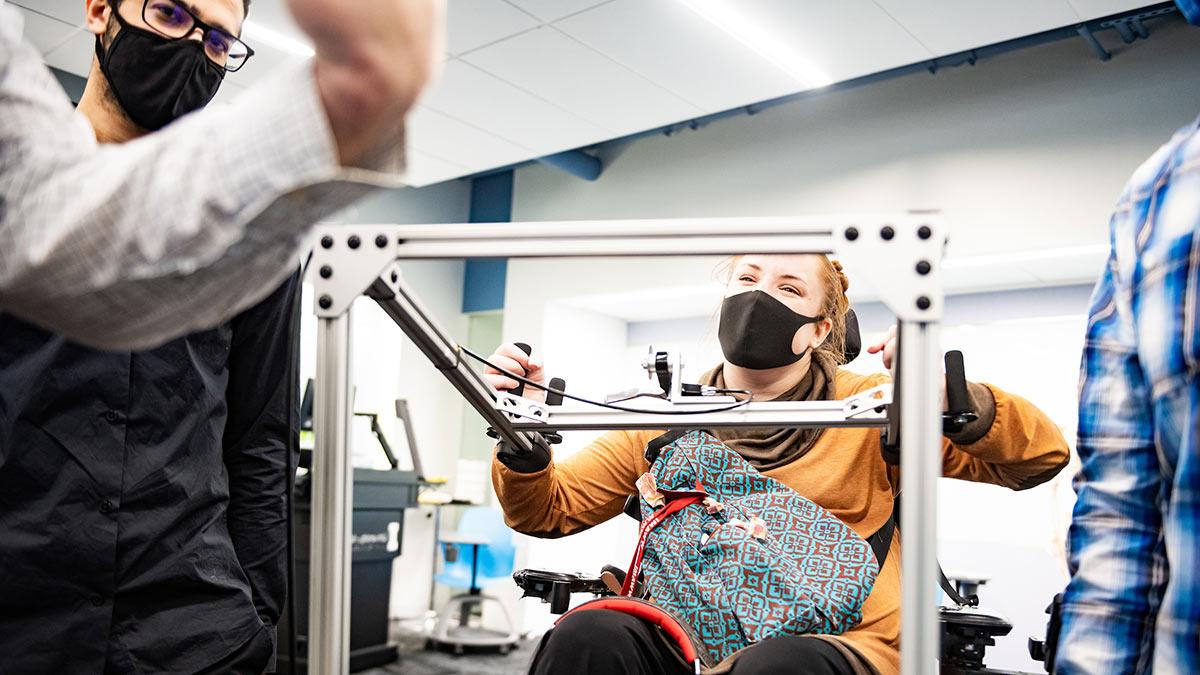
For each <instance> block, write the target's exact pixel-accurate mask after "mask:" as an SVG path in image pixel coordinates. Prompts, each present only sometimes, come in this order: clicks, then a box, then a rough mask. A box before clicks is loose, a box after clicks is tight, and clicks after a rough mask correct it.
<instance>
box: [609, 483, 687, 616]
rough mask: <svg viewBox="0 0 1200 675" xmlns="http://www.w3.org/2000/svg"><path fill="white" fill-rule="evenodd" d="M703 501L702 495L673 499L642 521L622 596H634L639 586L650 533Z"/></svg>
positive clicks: (622, 588) (623, 585)
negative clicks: (686, 508)
mask: <svg viewBox="0 0 1200 675" xmlns="http://www.w3.org/2000/svg"><path fill="white" fill-rule="evenodd" d="M696 487H697V488H699V489H700V491H701V492H702V491H703V488H701V487H700V484H699V483H697V484H696ZM702 501H704V496H703V495H702V494H700V495H691V496H688V497H680V498H679V499H673V500H671V501H669V502H667V505H666V506H664V507H663V508H661V509H659V510H658V511H655V512H654V513H653V514H651V515H650V517H649V518H647V519H646V520H644V521H642V527H641V530H640V531H639V532H638V543H637V547H636V548H634V549H633V560H631V561H630V562H629V570H628V571H627V572H626V573H625V583H623V584H621V595H623V596H626V597H629V596H631V595H633V589H634V586H635V585H636V584H637V578H638V575H639V574H641V573H642V556H643V555H644V554H645V552H646V540H648V539H649V538H650V532H651V531H652V530H653V529H654V528H656V527H658V526H659V525H660V524H661V523H662V522H663V521H664V520H666V519H667V518H668V517H670V516H671V515H672V514H674V513H677V512H679V511H681V510H683V508H684V507H685V506H690V505H692V504H699V503H701V502H702Z"/></svg>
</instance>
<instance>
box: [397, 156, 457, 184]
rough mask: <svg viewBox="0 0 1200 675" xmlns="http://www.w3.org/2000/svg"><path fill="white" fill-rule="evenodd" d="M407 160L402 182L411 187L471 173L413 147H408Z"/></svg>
mask: <svg viewBox="0 0 1200 675" xmlns="http://www.w3.org/2000/svg"><path fill="white" fill-rule="evenodd" d="M407 160H408V170H407V171H405V174H404V182H406V183H408V184H409V185H411V186H413V187H425V186H426V185H433V184H434V183H441V182H442V181H445V180H450V179H451V178H457V177H459V176H463V175H466V174H469V173H471V171H470V170H468V169H467V168H466V167H463V166H460V165H458V164H455V163H454V162H447V161H446V160H444V159H440V158H437V157H434V156H433V155H430V154H428V153H425V152H421V151H420V150H417V149H415V148H410V149H409V151H408V155H407Z"/></svg>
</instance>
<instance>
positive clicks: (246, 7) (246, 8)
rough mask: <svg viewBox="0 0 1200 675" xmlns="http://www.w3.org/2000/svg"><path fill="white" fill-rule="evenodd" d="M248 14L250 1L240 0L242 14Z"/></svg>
mask: <svg viewBox="0 0 1200 675" xmlns="http://www.w3.org/2000/svg"><path fill="white" fill-rule="evenodd" d="M249 13H250V0H242V14H243V15H245V14H249Z"/></svg>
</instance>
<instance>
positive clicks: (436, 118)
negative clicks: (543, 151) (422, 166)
mask: <svg viewBox="0 0 1200 675" xmlns="http://www.w3.org/2000/svg"><path fill="white" fill-rule="evenodd" d="M408 143H409V145H410V146H411V147H412V148H414V149H415V150H419V151H421V152H423V153H425V154H428V155H430V156H432V157H436V158H438V159H441V160H443V161H447V162H452V163H454V164H458V165H460V166H463V167H466V168H467V169H470V170H471V171H472V172H474V171H482V170H485V169H492V168H495V167H498V166H504V165H507V164H513V163H516V162H521V161H524V160H526V159H529V158H530V157H532V156H533V155H534V153H533V152H532V151H530V150H529V149H528V148H523V147H521V146H519V145H516V144H513V143H510V142H508V141H506V140H504V139H502V138H497V137H496V136H495V135H493V134H489V133H488V132H486V131H483V130H481V129H478V128H476V127H473V126H471V125H469V124H465V123H463V122H461V121H459V120H456V119H454V118H452V117H448V116H446V115H443V114H442V113H440V112H437V111H436V110H430V109H429V108H426V107H424V106H421V107H418V108H417V110H416V111H415V112H414V113H413V114H412V115H410V116H409V118H408Z"/></svg>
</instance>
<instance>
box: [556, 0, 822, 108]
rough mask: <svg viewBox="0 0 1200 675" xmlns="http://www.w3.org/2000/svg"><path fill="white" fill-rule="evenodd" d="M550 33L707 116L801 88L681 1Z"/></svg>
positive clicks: (651, 1) (603, 15)
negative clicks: (630, 71) (622, 67)
mask: <svg viewBox="0 0 1200 675" xmlns="http://www.w3.org/2000/svg"><path fill="white" fill-rule="evenodd" d="M555 26H556V27H558V28H560V29H561V30H562V31H563V32H565V33H567V34H568V35H570V36H571V37H574V38H576V39H578V40H580V41H581V42H583V43H585V44H587V45H588V46H590V47H592V48H593V49H596V50H597V51H599V52H601V53H602V54H604V55H606V56H608V57H609V58H611V59H613V60H614V61H617V62H618V63H621V64H623V65H625V66H627V67H629V68H631V69H633V70H634V71H636V72H638V73H640V74H642V75H643V76H645V77H647V78H649V79H650V80H651V81H653V82H655V83H657V84H659V85H660V86H662V87H665V88H668V89H670V90H671V91H673V92H675V93H676V94H679V95H680V96H682V97H683V98H685V99H687V100H688V101H690V102H692V103H694V104H696V105H697V106H699V107H700V108H702V109H703V110H704V111H705V112H716V111H719V110H725V109H728V108H734V107H737V106H741V105H746V104H748V103H753V102H757V101H762V100H766V99H770V98H775V97H777V96H783V95H786V94H791V93H795V92H797V91H800V90H801V89H803V88H804V85H803V84H801V83H800V82H799V81H798V80H796V79H795V78H793V77H791V76H789V75H787V74H786V73H784V72H783V71H782V70H780V69H778V68H776V67H775V66H773V65H771V64H770V63H769V62H767V61H765V60H764V59H763V58H762V57H761V56H759V55H758V54H756V53H755V52H753V51H751V50H750V49H749V48H748V47H746V46H745V45H743V44H742V43H740V42H738V41H737V40H736V39H734V38H733V37H731V36H730V35H729V34H728V33H726V32H725V31H723V30H721V29H719V28H717V27H716V26H714V25H713V24H711V23H709V22H708V21H707V20H706V19H704V18H702V17H700V16H698V15H697V14H695V13H694V12H692V11H691V10H690V9H688V8H687V7H685V6H684V5H683V4H682V3H680V2H678V0H614V1H613V2H610V3H608V4H604V5H600V6H599V7H596V8H595V9H590V10H588V11H586V12H583V13H581V14H576V15H575V16H572V17H570V18H567V19H564V20H563V21H560V22H558V23H556V24H555Z"/></svg>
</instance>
